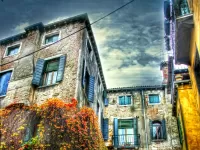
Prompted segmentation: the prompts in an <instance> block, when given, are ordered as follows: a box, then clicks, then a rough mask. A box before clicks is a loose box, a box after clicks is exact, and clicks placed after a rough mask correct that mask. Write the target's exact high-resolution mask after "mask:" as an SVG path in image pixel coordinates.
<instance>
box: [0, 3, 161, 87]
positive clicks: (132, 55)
mask: <svg viewBox="0 0 200 150" xmlns="http://www.w3.org/2000/svg"><path fill="white" fill-rule="evenodd" d="M127 2H129V0H4V2H2V3H0V19H1V25H0V39H2V38H5V37H7V36H11V35H13V34H17V33H18V32H19V29H21V28H23V27H24V25H28V24H29V25H31V24H34V23H37V22H43V23H44V24H46V23H48V22H49V21H52V20H56V19H57V18H64V17H71V16H75V15H78V14H81V13H88V14H89V18H90V21H91V22H93V21H95V20H97V19H98V18H100V17H102V16H104V15H106V14H108V13H110V12H111V11H113V10H114V9H116V8H118V7H120V6H121V5H123V4H125V3H127ZM162 4H163V1H162V0H135V1H134V2H133V3H131V4H130V5H128V6H126V7H125V8H123V9H121V10H119V11H117V12H116V13H114V14H112V15H111V16H109V17H107V18H105V19H103V20H102V21H100V22H98V23H97V24H95V25H94V26H93V29H94V28H95V29H97V30H103V32H102V34H101V35H98V34H96V33H95V32H94V35H95V38H96V40H97V43H98V42H99V41H100V40H101V38H102V37H103V36H105V35H104V32H105V33H106V32H109V31H110V32H109V34H108V33H106V38H105V39H104V40H102V41H103V42H101V43H100V42H99V44H98V45H97V46H98V48H99V51H100V54H101V60H102V62H104V63H102V66H103V68H104V74H105V78H106V81H107V84H108V87H115V86H117V85H115V83H116V82H115V81H114V80H117V81H118V82H119V83H120V84H121V85H120V86H129V84H136V85H142V84H151V83H152V81H153V83H160V80H161V79H160V78H156V79H151V80H150V79H149V78H148V79H147V78H143V77H142V74H139V73H140V72H141V73H143V72H144V71H146V72H148V71H151V70H155V69H154V68H156V65H157V68H158V67H159V61H160V60H159V55H155V51H159V50H160V49H162V48H163V41H164V40H163V19H162V18H163V12H162ZM104 29H105V31H104ZM115 31H118V32H119V33H118V34H116V33H115ZM98 36H101V37H100V38H98ZM98 40H99V41H98ZM115 51H117V52H118V53H119V54H118V55H117V56H118V58H116V57H114V56H113V57H112V55H113V53H115ZM153 51H154V52H153ZM141 66H142V67H144V68H145V69H146V70H142V69H144V68H142V67H141ZM134 67H136V71H135V70H134V71H133V70H131V71H130V72H128V71H127V70H126V69H129V68H132V69H134ZM138 67H141V68H138ZM114 70H115V71H114ZM158 70H159V69H158ZM155 73H157V72H152V76H153V74H155ZM117 74H120V75H121V76H119V77H117ZM135 75H139V76H140V78H134V79H133V78H132V77H133V76H135ZM114 77H116V78H114ZM142 78H143V79H142ZM127 79H129V80H128V81H127ZM137 79H138V80H137ZM141 81H142V82H141ZM143 82H144V83H143Z"/></svg>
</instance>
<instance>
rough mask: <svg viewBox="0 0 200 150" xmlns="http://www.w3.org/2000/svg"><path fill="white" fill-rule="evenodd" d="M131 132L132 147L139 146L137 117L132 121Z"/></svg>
mask: <svg viewBox="0 0 200 150" xmlns="http://www.w3.org/2000/svg"><path fill="white" fill-rule="evenodd" d="M133 130H134V146H138V145H139V139H138V117H136V118H134V119H133Z"/></svg>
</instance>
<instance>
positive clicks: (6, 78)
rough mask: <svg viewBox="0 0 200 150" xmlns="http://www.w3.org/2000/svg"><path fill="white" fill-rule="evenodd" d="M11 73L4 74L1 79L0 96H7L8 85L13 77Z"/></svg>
mask: <svg viewBox="0 0 200 150" xmlns="http://www.w3.org/2000/svg"><path fill="white" fill-rule="evenodd" d="M11 73H12V72H11V71H9V72H5V73H3V75H1V77H0V96H2V95H6V93H7V89H8V83H9V81H10V77H11Z"/></svg>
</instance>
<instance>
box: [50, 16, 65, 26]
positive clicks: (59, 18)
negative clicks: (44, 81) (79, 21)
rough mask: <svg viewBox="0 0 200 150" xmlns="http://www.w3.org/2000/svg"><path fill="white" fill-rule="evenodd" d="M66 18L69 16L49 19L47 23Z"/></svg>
mask: <svg viewBox="0 0 200 150" xmlns="http://www.w3.org/2000/svg"><path fill="white" fill-rule="evenodd" d="M66 18H68V17H67V16H62V17H57V18H54V19H52V20H49V21H47V24H51V23H54V22H57V21H60V20H63V19H66Z"/></svg>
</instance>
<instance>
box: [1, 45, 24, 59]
mask: <svg viewBox="0 0 200 150" xmlns="http://www.w3.org/2000/svg"><path fill="white" fill-rule="evenodd" d="M18 45H19V50H18V52H17V53H16V54H13V55H7V53H8V49H9V48H12V47H15V46H18ZM21 47H22V42H18V43H15V44H12V45H9V46H7V47H6V50H5V52H4V56H3V58H6V57H11V56H15V55H17V54H19V52H20V51H21Z"/></svg>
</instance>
